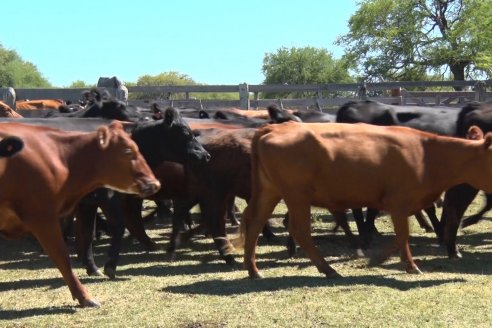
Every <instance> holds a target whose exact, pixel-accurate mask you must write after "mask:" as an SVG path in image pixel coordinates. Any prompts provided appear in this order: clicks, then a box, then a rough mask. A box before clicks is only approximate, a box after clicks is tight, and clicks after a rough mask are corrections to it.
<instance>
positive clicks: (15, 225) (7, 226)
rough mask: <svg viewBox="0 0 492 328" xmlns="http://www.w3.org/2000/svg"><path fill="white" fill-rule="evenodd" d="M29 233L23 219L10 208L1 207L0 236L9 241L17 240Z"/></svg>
mask: <svg viewBox="0 0 492 328" xmlns="http://www.w3.org/2000/svg"><path fill="white" fill-rule="evenodd" d="M28 233H29V231H28V230H27V229H26V227H25V225H24V224H23V223H22V221H21V219H20V218H19V217H18V216H17V214H16V213H15V212H14V211H13V210H12V209H11V208H10V207H9V206H7V205H3V206H0V235H2V236H3V237H5V238H8V239H15V238H20V237H23V236H25V235H26V234H28Z"/></svg>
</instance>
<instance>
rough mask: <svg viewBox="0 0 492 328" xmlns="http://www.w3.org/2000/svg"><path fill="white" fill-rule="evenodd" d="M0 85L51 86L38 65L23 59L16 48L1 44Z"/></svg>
mask: <svg viewBox="0 0 492 328" xmlns="http://www.w3.org/2000/svg"><path fill="white" fill-rule="evenodd" d="M0 86H3V87H13V88H34V87H50V86H51V84H50V83H49V82H48V80H46V79H45V78H44V77H43V76H42V75H41V73H40V72H39V71H38V69H37V67H36V66H35V65H34V64H32V63H30V62H28V61H24V60H22V58H21V57H20V56H19V55H18V54H17V52H16V51H15V50H8V49H5V48H4V47H3V46H2V45H1V44H0Z"/></svg>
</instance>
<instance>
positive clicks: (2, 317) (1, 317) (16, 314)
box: [0, 306, 77, 326]
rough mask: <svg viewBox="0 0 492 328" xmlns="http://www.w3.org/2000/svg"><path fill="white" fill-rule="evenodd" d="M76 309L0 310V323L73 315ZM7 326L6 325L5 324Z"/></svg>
mask: <svg viewBox="0 0 492 328" xmlns="http://www.w3.org/2000/svg"><path fill="white" fill-rule="evenodd" d="M75 312H77V309H76V308H75V307H72V306H61V307H51V306H50V307H41V308H34V309H25V310H2V309H0V322H2V321H6V320H18V319H23V318H29V317H39V316H47V315H57V314H74V313H75ZM7 326H8V324H7Z"/></svg>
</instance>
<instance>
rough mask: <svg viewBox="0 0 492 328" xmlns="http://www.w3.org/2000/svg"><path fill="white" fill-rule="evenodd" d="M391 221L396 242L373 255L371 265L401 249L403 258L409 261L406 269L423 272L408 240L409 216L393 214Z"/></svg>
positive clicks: (382, 260) (379, 262)
mask: <svg viewBox="0 0 492 328" xmlns="http://www.w3.org/2000/svg"><path fill="white" fill-rule="evenodd" d="M391 221H392V222H393V226H394V229H395V242H394V243H392V244H391V245H390V246H389V247H386V249H385V250H383V252H381V253H379V254H376V255H374V256H372V257H371V259H370V261H369V265H377V264H381V263H383V262H384V261H386V260H387V259H388V258H389V257H390V256H391V255H392V254H393V253H394V252H396V251H397V250H400V252H401V253H400V254H401V258H402V260H404V261H406V262H407V267H406V271H407V272H408V273H421V271H420V270H419V268H418V267H417V265H416V264H415V262H414V261H413V257H412V253H411V251H410V246H409V244H408V240H409V238H410V232H409V228H408V217H406V216H405V215H396V214H392V215H391Z"/></svg>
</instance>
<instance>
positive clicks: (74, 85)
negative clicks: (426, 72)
mask: <svg viewBox="0 0 492 328" xmlns="http://www.w3.org/2000/svg"><path fill="white" fill-rule="evenodd" d="M95 86H96V85H95V84H88V83H86V82H85V81H82V80H76V81H73V82H72V83H71V84H70V85H69V86H68V88H86V89H90V88H94V87H95Z"/></svg>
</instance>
